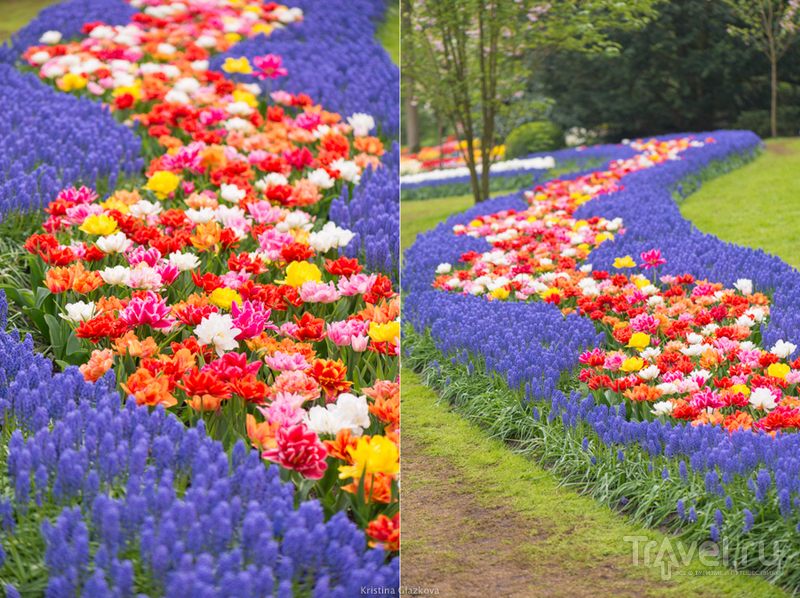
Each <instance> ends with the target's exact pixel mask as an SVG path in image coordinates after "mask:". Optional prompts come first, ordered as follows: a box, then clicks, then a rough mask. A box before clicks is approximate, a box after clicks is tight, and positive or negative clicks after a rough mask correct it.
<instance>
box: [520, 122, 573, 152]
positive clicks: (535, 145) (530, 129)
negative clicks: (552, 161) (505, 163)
mask: <svg viewBox="0 0 800 598" xmlns="http://www.w3.org/2000/svg"><path fill="white" fill-rule="evenodd" d="M563 146H564V132H563V131H562V130H561V127H559V126H558V125H557V124H555V123H552V122H550V121H539V122H533V123H526V124H524V125H522V126H520V127H517V128H516V129H514V130H513V131H511V133H509V134H508V137H506V153H505V156H506V158H519V157H521V156H526V155H528V154H533V153H535V152H552V151H553V150H557V149H561V148H562V147H563Z"/></svg>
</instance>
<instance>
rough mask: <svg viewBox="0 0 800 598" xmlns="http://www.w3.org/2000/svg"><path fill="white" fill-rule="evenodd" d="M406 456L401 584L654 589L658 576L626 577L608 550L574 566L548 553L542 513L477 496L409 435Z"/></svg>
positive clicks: (494, 592) (466, 595) (520, 595)
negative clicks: (528, 513) (535, 515)
mask: <svg viewBox="0 0 800 598" xmlns="http://www.w3.org/2000/svg"><path fill="white" fill-rule="evenodd" d="M403 462H404V466H405V469H404V473H403V476H404V481H403V484H404V486H403V511H402V512H403V515H402V517H403V565H402V567H403V569H402V572H403V585H404V586H407V587H408V586H411V587H421V588H437V589H438V590H439V595H441V596H445V597H451V598H484V597H487V596H497V597H502V598H528V597H531V596H537V597H539V596H541V597H554V598H555V597H561V596H565V597H566V596H570V597H583V596H586V597H587V598H588V597H593V598H599V597H601V596H608V597H609V598H610V597H615V598H617V597H619V598H622V597H627V596H631V597H633V596H645V595H658V591H657V587H656V585H655V584H652V583H651V584H648V583H646V582H644V581H643V580H642V579H634V578H630V577H626V575H625V573H624V572H623V571H621V570H620V569H618V568H617V567H616V564H615V562H614V559H613V558H607V559H605V560H602V561H599V562H593V563H580V560H579V564H578V565H577V566H575V565H576V564H575V563H565V562H563V561H559V560H556V559H552V558H550V559H548V558H547V557H546V556H544V555H543V553H544V552H546V549H545V548H544V547H543V546H542V543H543V541H545V540H547V539H548V536H549V531H550V528H551V527H552V526H551V525H550V523H549V522H548V521H547V520H541V521H538V522H532V521H531V520H530V518H527V517H521V516H519V515H517V514H516V513H513V512H510V510H509V509H508V508H507V507H506V506H504V505H503V504H494V505H491V504H489V505H487V504H485V503H484V502H483V501H479V500H478V498H477V496H476V490H477V489H476V488H474V487H472V486H471V484H470V483H469V481H468V480H466V479H465V478H464V477H463V472H461V471H460V470H459V468H458V467H457V466H455V465H454V464H453V463H452V462H450V461H448V460H447V459H444V458H441V457H433V456H429V455H426V454H425V453H424V451H422V450H420V445H419V444H418V443H417V441H415V440H414V439H413V438H409V437H408V435H406V436H405V437H404V439H403ZM477 491H478V492H479V490H477ZM574 531H575V532H576V533H580V530H578V529H575V530H574ZM646 586H650V587H646ZM648 590H649V591H648Z"/></svg>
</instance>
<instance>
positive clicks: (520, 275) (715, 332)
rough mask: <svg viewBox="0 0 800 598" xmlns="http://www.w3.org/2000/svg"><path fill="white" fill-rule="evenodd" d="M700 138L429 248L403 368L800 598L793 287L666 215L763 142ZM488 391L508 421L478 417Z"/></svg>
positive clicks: (413, 253) (448, 227) (430, 240)
mask: <svg viewBox="0 0 800 598" xmlns="http://www.w3.org/2000/svg"><path fill="white" fill-rule="evenodd" d="M706 138H709V139H706ZM689 141H690V140H689V139H681V137H680V136H671V137H668V138H661V139H660V141H659V143H653V144H650V146H649V147H642V146H639V149H638V151H647V152H648V153H650V154H651V156H650V159H648V160H646V161H643V160H642V159H641V158H634V157H633V156H630V155H628V156H620V157H619V158H618V161H617V162H616V163H615V164H612V165H611V167H610V168H608V169H605V170H603V171H599V172H596V173H594V174H592V173H583V174H581V175H576V176H572V177H569V179H570V180H569V181H557V182H552V183H549V184H545V185H543V186H542V187H541V188H537V189H536V190H534V191H533V192H530V193H528V194H527V196H528V197H527V199H529V200H530V203H529V202H527V201H524V196H523V195H522V194H517V195H515V196H509V197H504V198H497V199H495V200H492V201H491V202H487V205H485V206H478V207H476V208H474V209H472V210H470V211H468V212H467V213H465V214H463V215H459V216H456V217H453V218H451V219H450V220H449V221H448V222H447V223H446V224H443V225H440V227H438V228H437V229H435V230H434V231H433V232H432V233H430V234H429V235H427V236H423V237H422V238H421V239H420V240H419V241H418V243H417V244H416V245H415V246H413V247H412V248H411V249H409V250H408V252H407V254H406V264H407V266H406V270H405V271H404V285H407V289H408V290H409V291H410V292H409V295H408V298H407V300H406V304H405V308H406V315H407V317H408V321H409V322H411V323H412V324H413V326H414V330H415V332H413V333H412V334H411V336H410V343H409V344H411V345H412V347H411V348H410V349H409V350H410V359H411V362H412V363H414V364H417V365H420V366H422V365H424V366H425V367H426V373H427V374H428V376H429V379H434V378H437V379H438V380H439V383H438V384H439V385H440V386H443V387H444V390H443V392H445V393H446V395H447V396H452V397H454V399H456V396H457V395H460V398H457V399H456V400H458V401H459V402H460V403H461V404H462V405H463V408H464V409H466V410H468V411H469V412H470V413H471V414H472V415H473V416H475V417H477V418H479V419H480V420H481V421H483V422H485V423H487V425H489V426H490V427H491V428H492V429H493V430H494V431H495V432H496V433H500V434H502V435H504V436H505V437H507V438H516V439H517V440H523V441H528V442H529V443H530V446H532V447H533V450H534V451H535V452H536V453H537V454H538V455H539V456H544V457H545V458H547V459H548V461H551V462H552V463H553V464H554V467H556V469H557V470H559V471H560V472H561V473H562V474H564V475H565V476H566V478H567V480H568V481H571V482H574V483H576V484H580V485H581V487H587V486H588V488H589V489H590V490H591V491H592V492H593V493H595V495H596V496H598V497H599V498H601V499H602V500H604V501H606V502H608V503H610V504H613V505H614V506H620V503H621V505H622V508H624V509H625V510H626V511H627V512H630V513H632V514H634V515H635V516H637V517H639V518H641V519H643V520H645V521H647V522H648V523H650V524H654V525H662V524H665V525H667V526H668V527H670V528H671V529H675V530H680V531H681V532H682V533H684V535H685V536H686V537H688V538H690V539H693V540H698V541H703V540H707V539H709V538H710V539H711V540H712V541H714V542H733V543H734V545H735V546H736V547H744V546H750V547H751V548H755V547H756V546H757V545H758V544H757V543H759V542H761V543H763V544H762V545H763V547H764V554H765V555H767V558H768V559H773V562H772V563H771V565H772V567H773V569H774V570H773V573H774V577H775V578H776V579H778V580H779V581H780V582H781V583H784V584H787V585H789V586H791V587H796V586H797V584H798V580H799V579H800V571H798V570H797V568H796V567H794V566H793V565H792V563H791V556H790V555H791V553H792V551H793V550H795V549H796V547H797V545H798V540H797V535H796V528H797V526H798V522H800V515H798V508H799V507H800V493H799V492H798V490H800V478H799V477H798V468H797V465H796V459H795V457H794V454H795V452H796V450H797V447H796V444H797V442H798V441H797V438H798V436H797V435H796V434H794V433H793V432H795V431H796V429H797V420H796V417H797V398H796V397H797V391H796V382H797V380H796V375H795V374H794V372H795V371H796V368H797V366H798V364H797V363H796V362H793V361H792V360H791V355H792V353H794V351H795V349H796V346H795V343H797V341H798V338H799V337H800V335H798V329H797V323H798V316H800V314H798V312H797V308H796V305H797V303H796V296H797V291H798V284H799V283H800V275H798V274H797V272H796V271H794V270H793V269H791V268H790V267H789V266H788V265H786V264H785V263H783V262H782V261H781V260H779V259H778V258H775V257H772V256H767V255H766V254H764V253H763V252H759V251H755V250H751V249H746V248H741V247H736V246H732V245H729V244H726V243H723V242H721V241H719V240H718V239H716V238H715V237H713V236H710V235H704V234H703V233H700V232H699V231H697V230H695V229H693V228H692V227H691V224H690V223H688V222H687V221H686V220H684V219H683V218H682V217H681V216H680V213H679V212H678V210H677V207H676V205H675V202H674V199H673V193H674V194H675V195H680V194H681V193H683V192H685V189H684V188H682V187H681V185H682V184H683V185H686V186H687V188H693V187H696V186H697V185H698V184H699V182H701V181H702V180H703V178H706V177H708V176H712V175H713V174H716V173H718V172H720V171H725V170H726V169H730V168H732V167H735V166H737V165H739V164H741V163H743V162H745V161H747V160H749V159H751V157H752V155H753V151H754V150H755V149H757V147H758V144H759V140H758V138H757V137H756V136H755V135H753V134H751V133H746V132H726V131H717V132H714V133H710V134H702V135H697V136H696V139H695V140H694V141H700V142H701V143H693V144H690V143H689ZM691 145H695V146H697V147H691ZM635 147H636V146H634V148H635ZM665 157H674V158H678V159H674V160H669V159H668V160H663V158H665ZM632 158H633V159H632ZM565 178H567V177H565ZM454 231H455V232H454ZM457 233H458V234H457ZM634 256H635V258H634ZM459 261H460V263H459ZM589 263H591V265H589ZM437 268H438V269H439V275H438V276H436V274H435V272H434V271H435V270H436V269H437ZM448 269H451V271H450V272H446V271H447V270H448ZM434 279H435V281H434ZM504 279H505V280H504ZM432 282H433V283H434V284H435V286H437V287H439V289H441V290H431V286H430V285H431V283H432ZM451 289H454V290H457V291H459V292H458V293H456V292H454V290H451ZM443 291H444V292H443ZM559 311H560V312H561V313H559ZM464 313H466V314H468V316H469V317H462V314H464ZM456 314H459V317H456ZM509 331H512V332H511V333H509ZM427 334H429V335H430V337H428V336H427ZM543 347H544V349H543ZM434 360H435V361H436V362H435V363H434ZM494 375H499V376H500V377H501V379H502V380H503V381H504V383H505V384H504V385H503V386H504V388H507V390H504V389H502V388H501V389H497V387H496V385H493V383H492V382H491V378H492V377H493V376H494ZM443 380H444V381H446V384H443V383H442V381H443ZM480 384H483V385H486V386H489V387H491V388H493V389H495V390H492V391H484V392H483V394H484V395H486V394H492V393H493V396H494V397H495V400H496V403H497V404H496V405H495V404H492V402H491V401H489V400H488V399H482V400H480V401H478V404H476V405H470V404H469V403H470V402H469V401H468V400H467V399H466V398H465V397H466V396H467V395H468V394H469V393H472V396H481V393H480V392H479V391H478V390H477V389H478V387H479V385H480ZM687 420H688V423H684V422H686V421H687ZM751 552H752V551H751ZM740 556H741V555H740ZM751 557H752V555H751ZM755 561H756V559H754V558H751V559H750V560H749V561H746V562H745V561H743V560H742V559H738V560H737V559H735V560H734V561H733V563H732V564H733V565H734V566H743V567H763V563H761V564H759V563H758V562H755Z"/></svg>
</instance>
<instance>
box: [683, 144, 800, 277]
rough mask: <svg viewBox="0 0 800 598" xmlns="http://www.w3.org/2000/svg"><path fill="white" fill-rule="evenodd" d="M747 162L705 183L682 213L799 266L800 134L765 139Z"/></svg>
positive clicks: (715, 231) (698, 223) (726, 237)
mask: <svg viewBox="0 0 800 598" xmlns="http://www.w3.org/2000/svg"><path fill="white" fill-rule="evenodd" d="M767 148H768V151H766V152H764V153H763V154H762V155H761V156H760V157H759V158H758V159H756V160H755V161H753V162H751V163H750V164H748V165H747V166H745V167H743V168H740V169H738V170H736V171H734V172H732V173H730V174H728V175H725V176H722V177H719V178H716V179H714V180H712V181H709V182H707V183H704V184H703V186H702V187H701V188H700V190H699V191H698V192H697V193H693V194H692V195H690V196H689V197H687V198H686V201H684V202H683V203H682V204H681V206H680V208H681V213H682V214H683V215H684V216H685V217H686V218H688V219H689V220H691V221H692V223H694V225H695V226H697V228H699V229H700V230H701V231H703V232H708V233H712V234H714V235H716V236H718V237H719V238H720V239H723V240H725V241H731V242H733V243H736V244H737V245H744V246H745V247H753V248H761V249H763V250H764V251H767V252H768V253H772V254H774V255H778V256H780V257H781V258H783V259H784V260H785V261H786V262H787V263H789V264H791V265H792V266H795V267H800V235H798V234H797V233H798V223H799V222H800V138H789V139H777V140H775V141H772V140H769V141H767Z"/></svg>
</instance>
